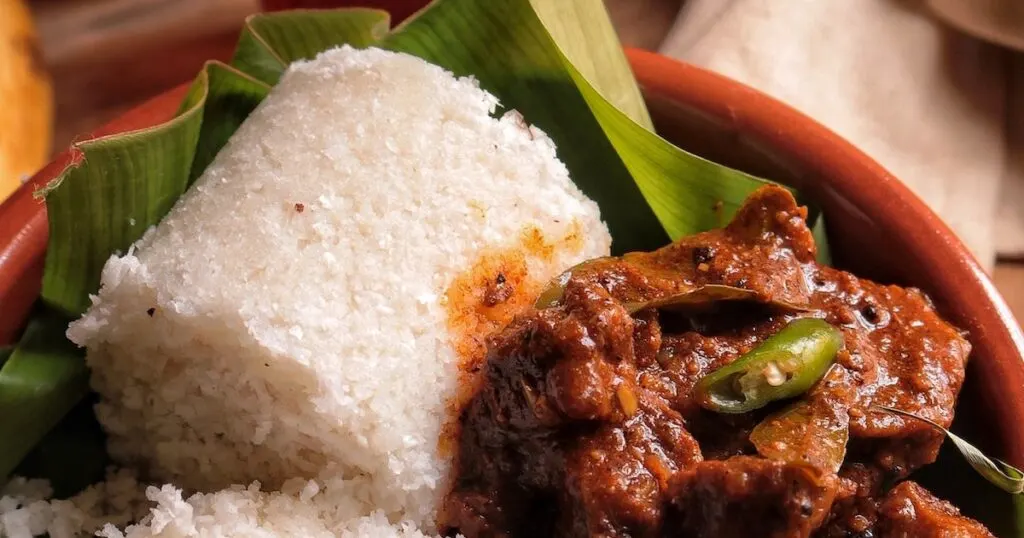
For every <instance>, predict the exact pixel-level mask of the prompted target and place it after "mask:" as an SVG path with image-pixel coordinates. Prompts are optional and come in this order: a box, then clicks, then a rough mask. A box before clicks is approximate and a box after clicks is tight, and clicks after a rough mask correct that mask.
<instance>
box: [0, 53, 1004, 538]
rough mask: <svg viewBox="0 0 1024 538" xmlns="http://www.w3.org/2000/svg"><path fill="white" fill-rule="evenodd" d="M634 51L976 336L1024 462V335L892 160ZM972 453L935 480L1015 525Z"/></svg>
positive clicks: (3, 334)
mask: <svg viewBox="0 0 1024 538" xmlns="http://www.w3.org/2000/svg"><path fill="white" fill-rule="evenodd" d="M628 55H629V60H630V62H631V63H632V66H633V69H634V70H635V72H636V75H637V78H638V80H639V81H640V84H641V86H642V88H643V91H644V95H645V97H646V99H647V101H648V105H649V108H650V111H651V114H652V116H653V117H654V119H655V123H656V125H657V128H658V130H659V132H660V133H661V134H662V135H664V136H665V137H666V138H668V139H670V140H672V141H674V142H676V143H677V144H679V145H680V146H681V147H684V148H687V149H689V150H691V151H694V152H696V153H699V154H702V155H704V156H706V157H708V158H711V159H713V160H716V161H719V162H723V163H726V164H730V165H733V166H736V167H739V168H743V169H745V170H748V171H751V172H753V173H756V174H759V175H762V176H764V177H770V178H773V179H777V180H781V181H783V182H786V183H788V184H791V185H793V186H795V187H797V188H798V189H800V190H801V192H802V193H804V194H805V195H807V196H808V197H809V198H810V199H812V200H814V201H815V202H816V203H817V204H819V205H820V207H822V209H823V210H824V213H825V215H826V222H827V225H828V228H829V237H830V239H831V245H832V250H833V255H834V258H835V261H836V264H837V265H839V266H841V267H843V268H846V269H849V270H852V271H854V272H856V273H858V274H859V275H862V276H867V277H870V278H874V279H876V280H881V281H885V282H893V283H899V284H905V285H913V286H917V287H920V288H922V289H924V290H925V291H926V292H928V293H929V294H931V296H932V297H933V298H934V299H935V302H936V304H937V305H938V307H939V308H940V309H941V311H942V312H943V313H944V315H945V316H946V317H947V318H948V319H950V320H951V321H953V322H954V323H956V324H957V325H959V326H960V327H961V328H963V329H965V330H966V331H968V332H969V335H970V340H971V342H972V343H973V345H974V352H973V354H972V360H971V363H970V366H969V372H968V383H967V386H966V387H965V389H964V392H963V396H962V398H961V404H960V412H959V413H958V416H959V419H958V423H957V425H956V427H957V428H958V429H959V430H960V431H961V433H962V434H964V435H966V436H968V437H969V438H970V439H971V440H972V441H975V440H976V441H978V444H980V445H983V446H984V447H985V448H986V449H988V450H989V451H991V453H993V454H995V455H998V456H1001V457H1003V458H1004V459H1007V460H1009V461H1010V462H1012V463H1014V464H1016V465H1018V466H1024V428H1020V427H1018V425H1019V424H1021V423H1024V360H1022V356H1024V336H1022V334H1021V331H1020V329H1019V326H1018V324H1017V322H1016V321H1015V320H1014V319H1013V316H1012V314H1010V311H1009V309H1008V308H1007V306H1006V305H1005V304H1004V302H1003V300H1002V299H1001V298H1000V297H999V294H998V293H997V292H996V290H995V288H994V287H993V285H992V283H991V282H990V281H989V278H988V276H986V274H985V272H984V271H983V270H982V269H981V268H980V267H979V266H978V264H977V262H976V261H975V260H974V258H973V257H972V256H971V254H969V253H968V251H967V249H966V248H965V247H964V245H963V244H962V243H961V242H960V241H959V240H958V239H957V238H956V237H954V235H953V234H952V232H950V230H949V228H947V227H946V225H945V224H943V223H942V222H941V221H940V220H939V219H938V217H936V215H935V214H933V213H932V212H931V211H930V210H929V209H928V208H926V207H925V206H924V204H923V203H922V202H921V201H920V200H919V199H918V198H917V197H915V196H914V195H913V194H911V193H910V191H908V190H907V189H906V188H905V187H904V186H903V185H902V184H901V183H900V182H899V181H897V180H896V179H895V178H894V177H893V176H892V175H890V174H889V173H888V172H886V171H885V170H884V169H883V168H882V167H881V166H879V165H878V164H877V163H875V162H874V161H872V160H871V159H870V158H868V157H867V156H866V155H864V154H863V153H861V152H860V151H858V150H857V149H855V148H854V147H852V146H851V145H850V144H849V143H847V142H845V141H844V140H842V139H841V138H839V137H838V136H837V135H835V134H833V133H832V132H830V131H828V130H827V129H825V128H824V127H822V126H821V125H819V124H817V123H815V122H814V121H812V120H810V119H809V118H807V117H805V116H803V115H802V114H800V113H798V112H796V111H795V110H793V109H791V108H789V107H787V106H785V105H783V104H781V103H779V102H777V101H775V100H773V99H771V98H769V97H767V96H765V95H763V94H761V93H759V92H757V91H755V90H752V89H750V88H748V87H745V86H743V85H741V84H739V83H736V82H734V81H731V80H729V79H726V78H723V77H721V76H718V75H715V74H713V73H710V72H708V71H704V70H702V69H699V68H696V67H693V66H689V65H685V64H681V63H677V62H674V61H672V60H669V59H667V58H664V57H661V56H658V55H656V54H653V53H649V52H644V51H638V50H630V51H628ZM184 91H185V88H184V87H180V88H177V89H175V90H172V91H170V92H168V93H166V94H163V95H161V96H159V97H157V98H155V99H153V100H152V101H149V102H148V103H146V104H144V105H142V106H140V107H139V108H136V109H134V110H132V111H130V112H128V113H127V114H125V115H124V116H122V117H121V118H119V119H118V120H116V121H114V122H112V123H110V124H109V125H106V126H104V127H103V128H101V129H99V130H98V131H97V132H96V133H93V134H92V135H91V136H102V135H107V134H111V133H117V132H122V131H126V130H131V129H139V128H143V127H147V126H150V125H153V124H155V123H158V122H161V121H163V120H166V119H168V118H170V117H171V115H172V114H173V113H174V111H175V110H176V108H177V105H178V103H179V101H180V99H181V98H182V96H183V94H184ZM79 157H80V156H77V155H75V154H74V153H73V152H65V153H63V154H61V155H60V156H59V157H58V158H57V159H56V160H55V161H54V162H53V163H51V164H50V165H48V166H47V167H46V168H44V169H43V170H42V171H40V172H39V173H38V174H37V175H36V176H35V177H33V178H32V180H31V181H30V183H29V184H28V185H26V186H25V187H23V188H22V189H21V190H20V191H18V192H17V193H16V194H15V195H14V196H13V197H12V198H10V199H9V200H8V201H7V202H5V203H4V204H3V205H0V344H3V343H7V342H9V341H11V339H12V338H14V336H15V335H16V334H17V331H18V330H20V327H21V326H22V325H23V323H24V321H25V317H26V315H27V312H28V310H29V308H30V306H31V304H32V302H33V301H34V300H35V299H36V297H37V296H38V292H39V286H40V275H41V272H42V266H43V259H44V255H45V248H46V237H47V222H46V215H45V208H44V207H43V205H42V204H41V203H40V202H39V201H37V200H35V199H33V196H32V190H33V189H34V188H36V187H37V186H39V185H42V184H45V183H46V182H48V181H50V180H51V179H52V178H53V177H54V176H55V175H56V174H58V173H59V172H60V171H61V169H62V168H63V167H64V166H66V165H67V164H68V163H69V162H71V161H72V160H74V159H77V158H79ZM944 458H948V454H947V455H946V456H944ZM958 461H959V459H958V458H949V461H948V462H944V463H942V464H941V466H940V467H939V468H941V470H942V471H941V472H942V476H941V478H942V479H941V480H930V479H929V477H928V476H927V473H925V476H924V478H923V479H922V480H924V481H926V482H929V484H928V485H929V486H930V487H933V488H935V489H938V490H940V491H939V493H940V494H943V495H945V496H947V497H949V498H951V499H952V500H954V501H955V502H958V503H959V504H960V505H961V506H962V507H963V508H964V510H965V511H966V512H967V513H970V514H972V515H977V516H979V517H981V518H982V519H984V520H985V521H986V523H989V524H990V525H991V526H993V527H994V529H995V528H998V529H1008V528H1010V527H1008V526H1004V525H1009V523H1000V522H998V521H996V519H998V518H997V517H995V516H992V515H991V514H990V513H988V512H992V509H991V507H992V506H993V503H996V504H999V503H1002V504H1001V505H1000V506H1005V507H1006V508H1007V509H1006V510H1005V513H1006V514H1009V513H1010V510H1009V506H1010V505H1009V500H1008V497H1006V496H1005V495H1001V494H999V492H998V491H997V490H995V488H991V487H986V486H985V485H983V484H981V483H980V481H979V480H978V479H976V478H973V475H971V474H970V472H969V471H967V470H965V468H964V466H963V465H962V464H960V463H957V462H958ZM934 467H936V466H933V468H934ZM951 485H952V486H955V487H949V486H951ZM965 491H969V492H971V493H970V494H969V495H965V494H964V492H965ZM989 493H991V494H992V495H991V497H987V495H988V494H989ZM1000 511H1002V509H1000ZM1004 532H1005V531H1004ZM1004 532H999V534H1000V535H1004ZM1009 532H1012V531H1009Z"/></svg>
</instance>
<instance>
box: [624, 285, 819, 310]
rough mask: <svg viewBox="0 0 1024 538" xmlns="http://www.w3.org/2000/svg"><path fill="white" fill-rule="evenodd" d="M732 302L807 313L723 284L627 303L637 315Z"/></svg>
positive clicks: (785, 303) (797, 306) (750, 291)
mask: <svg viewBox="0 0 1024 538" xmlns="http://www.w3.org/2000/svg"><path fill="white" fill-rule="evenodd" d="M730 301H750V302H758V303H763V304H767V305H769V306H772V307H774V308H778V309H779V310H783V311H785V312H806V311H807V308H805V307H802V306H799V305H795V304H792V303H788V302H786V301H779V300H774V299H765V298H764V297H762V295H761V294H760V293H758V292H756V291H753V290H748V289H746V288H737V287H735V286H725V285H722V284H708V285H705V286H700V287H698V288H694V289H692V290H687V291H684V292H680V293H675V294H672V295H667V296H665V297H659V298H657V299H651V300H650V301H643V302H633V303H626V310H627V311H629V313H630V314H635V313H637V312H639V311H641V310H647V309H650V308H655V309H658V310H674V311H685V312H691V311H695V310H706V309H708V308H709V307H713V306H715V305H716V304H719V303H723V302H730Z"/></svg>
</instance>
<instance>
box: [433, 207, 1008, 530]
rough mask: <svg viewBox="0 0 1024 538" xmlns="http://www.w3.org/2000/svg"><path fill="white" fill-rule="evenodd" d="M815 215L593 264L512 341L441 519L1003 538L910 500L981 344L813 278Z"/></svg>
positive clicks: (463, 525)
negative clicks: (973, 347) (811, 220)
mask: <svg viewBox="0 0 1024 538" xmlns="http://www.w3.org/2000/svg"><path fill="white" fill-rule="evenodd" d="M806 216H807V215H806V210H805V209H804V208H801V207H798V206H797V204H796V202H795V200H794V199H793V197H792V196H791V195H790V194H789V193H788V191H786V190H784V189H782V188H778V187H765V188H762V189H761V190H759V191H757V192H756V193H754V194H753V195H752V196H751V197H750V198H749V199H748V200H747V201H746V203H745V204H744V206H743V207H742V208H741V209H740V210H739V212H738V213H737V215H736V217H735V218H734V220H733V221H732V222H731V223H730V224H729V225H728V226H727V227H725V228H724V229H721V230H714V231H710V232H706V233H702V234H698V235H694V236H690V237H686V238H683V239H681V240H679V241H678V242H676V243H674V244H671V245H669V246H667V247H665V248H662V249H660V250H657V251H655V252H650V253H634V254H627V255H625V256H623V257H619V258H603V259H597V260H592V261H589V262H586V263H584V264H581V265H579V266H577V267H574V268H572V269H571V270H569V271H567V272H566V273H565V274H564V275H562V276H561V277H560V278H559V279H558V280H557V281H556V282H554V283H552V285H551V287H550V288H548V289H547V290H545V291H544V292H543V293H542V294H541V296H540V297H539V299H538V301H537V305H536V308H532V309H529V311H527V312H525V313H523V314H521V315H519V316H517V317H516V318H515V319H514V320H513V321H512V322H511V323H510V324H509V325H508V326H507V327H505V328H504V329H502V330H500V331H498V332H497V333H495V334H494V335H493V336H492V337H491V340H490V342H489V344H488V349H487V359H486V364H485V365H484V367H483V369H482V372H481V374H480V375H481V376H482V377H481V379H480V380H479V383H478V388H477V392H476V393H475V394H473V395H472V397H471V398H468V399H467V400H468V403H465V405H464V407H463V408H462V410H461V415H460V418H459V429H458V434H457V439H456V441H455V444H456V446H457V457H458V466H457V474H456V477H455V479H454V481H453V486H452V491H451V493H450V494H449V496H448V499H447V502H446V504H445V509H444V512H443V514H442V516H441V517H442V523H443V526H444V527H445V528H446V529H448V530H449V531H450V532H451V534H453V535H454V534H455V533H456V532H458V533H461V534H463V535H465V536H467V537H470V538H473V537H543V536H557V537H583V536H605V537H627V536H628V537H662V536H665V537H667V536H673V537H706V538H726V537H754V536H764V537H786V538H798V537H823V538H824V537H830V538H831V537H858V538H877V537H909V536H940V535H941V536H949V537H982V536H992V535H991V534H990V533H989V532H988V531H987V530H986V529H985V528H984V527H983V526H981V525H980V524H979V523H977V522H975V521H973V520H970V519H968V518H966V517H963V516H961V515H960V514H959V512H958V511H957V510H956V509H955V508H954V507H953V506H951V505H950V504H948V503H946V502H944V501H942V500H939V499H937V498H935V497H934V496H933V495H931V494H930V493H929V492H928V491H926V490H925V489H923V488H922V487H920V486H919V485H917V484H915V483H914V482H912V481H910V480H908V476H909V475H910V474H911V473H912V472H913V471H914V470H915V469H918V468H920V467H921V466H923V465H927V464H929V463H931V462H933V461H934V460H935V458H936V456H937V454H938V450H939V446H940V445H941V443H942V440H943V438H942V434H941V432H938V431H936V430H934V429H932V428H931V427H930V426H928V425H927V424H925V423H923V422H921V421H918V420H915V419H913V418H906V417H904V416H901V415H897V414H893V413H891V412H887V411H885V410H882V409H879V408H880V407H888V408H895V409H899V410H902V411H906V412H909V413H912V414H914V415H917V416H920V417H924V418H927V419H930V420H932V421H934V422H936V423H938V424H940V425H943V426H949V424H950V423H951V422H952V419H953V408H954V404H955V402H956V398H957V394H958V392H959V391H960V387H961V385H962V383H963V380H964V366H965V363H966V361H967V357H968V354H969V352H970V344H969V343H968V342H967V340H966V339H965V338H964V335H963V334H961V332H960V331H958V330H957V329H956V328H955V327H953V326H952V325H950V324H949V323H947V322H945V321H943V320H942V319H941V318H940V317H939V315H938V314H937V313H936V312H935V309H934V307H933V305H932V303H931V302H930V301H929V299H928V297H926V296H925V295H924V294H923V293H921V292H920V291H918V290H916V289H907V288H902V287H898V286H884V285H880V284H876V283H874V282H869V281H866V280H863V279H859V278H857V277H855V276H853V275H851V274H849V273H846V272H843V271H840V270H837V269H834V268H830V267H826V266H822V265H819V264H817V263H815V254H816V250H815V245H814V241H813V239H812V236H811V232H810V230H809V229H808V228H807V225H806Z"/></svg>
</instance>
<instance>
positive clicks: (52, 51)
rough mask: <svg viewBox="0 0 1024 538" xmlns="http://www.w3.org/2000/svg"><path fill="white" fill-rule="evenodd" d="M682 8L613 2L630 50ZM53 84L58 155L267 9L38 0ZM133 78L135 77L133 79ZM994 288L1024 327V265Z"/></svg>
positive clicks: (244, 2)
mask: <svg viewBox="0 0 1024 538" xmlns="http://www.w3.org/2000/svg"><path fill="white" fill-rule="evenodd" d="M682 2H683V0H605V3H606V5H607V6H608V8H609V11H610V12H611V14H612V19H613V21H614V22H615V26H616V28H617V29H618V31H619V35H620V37H621V39H622V41H623V43H624V44H626V45H631V46H637V47H643V48H655V47H656V46H657V45H658V43H660V42H661V40H662V39H663V38H664V36H665V34H666V33H667V32H668V30H669V28H670V26H671V24H672V22H673V19H674V17H675V14H676V13H677V12H678V10H679V7H680V5H681V4H682ZM30 5H31V6H32V9H33V12H34V13H35V16H36V24H37V26H38V28H39V33H40V38H41V41H42V49H43V55H44V58H45V59H46V62H47V64H48V65H49V66H50V71H51V74H52V76H53V80H54V89H55V99H56V103H57V124H56V127H55V139H54V147H55V148H63V147H66V146H67V145H68V144H69V143H70V142H71V141H72V140H73V139H74V136H75V135H76V134H78V133H82V132H86V131H89V130H91V129H93V128H95V127H97V126H99V125H100V124H102V123H104V122H106V121H108V120H109V119H111V118H113V117H115V116H117V115H118V114H119V113H121V112H123V111H124V110H126V109H128V108H131V107H132V106H134V105H136V104H138V103H140V102H141V101H144V100H145V99H147V98H149V97H151V96H153V95H155V94H157V93H159V92H161V91H163V90H165V89H167V88H170V87H173V86H175V85H177V84H180V83H182V82H184V81H187V80H190V79H191V78H192V77H193V76H194V75H195V73H196V72H197V71H198V70H199V68H200V67H201V65H202V63H203V62H204V61H205V60H206V59H209V58H222V59H226V58H228V57H230V54H231V51H232V49H233V47H234V43H235V39H236V37H237V35H238V29H239V27H240V24H241V22H242V20H243V19H244V18H245V17H246V16H247V15H249V14H251V13H255V12H256V11H258V10H259V0H31V2H30ZM128 73H130V74H131V75H130V76H125V75H126V74H128ZM993 279H994V280H995V282H996V286H997V287H999V289H1000V290H1001V291H1002V293H1003V295H1004V296H1005V297H1006V300H1007V302H1009V303H1010V306H1011V308H1012V309H1013V310H1014V313H1015V314H1016V316H1017V319H1019V320H1024V262H1018V263H1012V262H1009V261H1006V262H1001V263H1000V264H998V266H997V267H996V269H995V271H994V274H993Z"/></svg>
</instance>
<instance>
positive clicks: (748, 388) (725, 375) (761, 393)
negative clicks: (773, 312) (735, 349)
mask: <svg viewBox="0 0 1024 538" xmlns="http://www.w3.org/2000/svg"><path fill="white" fill-rule="evenodd" d="M842 347H843V333H842V332H841V331H840V330H839V329H837V328H835V327H833V326H832V325H829V324H828V323H827V322H825V321H824V320H820V319H817V318H801V319H797V320H794V321H791V322H790V323H789V324H788V325H786V326H785V327H784V328H783V329H782V330H781V331H779V332H778V333H776V334H774V335H772V336H770V337H769V338H768V339H767V340H765V341H764V342H762V343H761V344H760V345H759V346H757V347H756V348H754V349H753V350H751V351H750V352H748V353H746V354H744V355H743V356H741V357H740V358H738V359H736V360H735V361H733V362H732V363H730V364H728V365H726V366H723V367H722V368H719V369H718V370H715V371H714V372H711V373H710V374H708V375H707V376H705V377H704V378H702V379H701V380H700V381H698V382H697V386H696V388H695V393H696V396H697V402H698V403H699V404H700V405H701V407H704V408H705V409H708V410H711V411H715V412H718V413H746V412H749V411H753V410H755V409H760V408H762V407H764V406H766V405H768V404H769V403H771V402H774V401H777V400H784V399H787V398H793V397H795V396H799V395H801V394H803V393H804V392H807V390H808V389H810V388H811V387H812V386H814V384H815V383H817V382H818V380H819V379H821V377H822V376H824V375H825V372H827V371H828V368H829V366H831V365H832V361H833V360H834V359H835V356H836V353H838V352H839V349H840V348H842Z"/></svg>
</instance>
